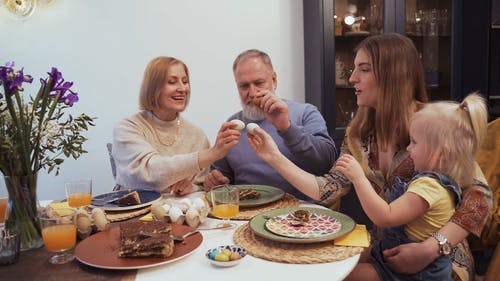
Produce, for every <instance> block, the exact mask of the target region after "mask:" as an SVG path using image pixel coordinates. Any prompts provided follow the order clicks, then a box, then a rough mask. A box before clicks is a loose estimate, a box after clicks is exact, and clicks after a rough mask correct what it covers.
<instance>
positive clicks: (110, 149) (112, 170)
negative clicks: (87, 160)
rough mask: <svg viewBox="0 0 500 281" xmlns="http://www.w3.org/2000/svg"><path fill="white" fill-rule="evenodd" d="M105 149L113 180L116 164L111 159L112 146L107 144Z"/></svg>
mask: <svg viewBox="0 0 500 281" xmlns="http://www.w3.org/2000/svg"><path fill="white" fill-rule="evenodd" d="M106 148H107V149H108V155H109V162H110V163H111V174H112V175H113V179H116V164H115V159H114V158H113V154H112V152H113V144H111V143H109V142H108V143H107V144H106Z"/></svg>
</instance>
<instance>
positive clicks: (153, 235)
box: [139, 229, 199, 242]
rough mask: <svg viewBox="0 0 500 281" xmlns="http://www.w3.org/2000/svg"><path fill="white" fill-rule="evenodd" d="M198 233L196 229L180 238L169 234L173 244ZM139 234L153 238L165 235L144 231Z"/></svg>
mask: <svg viewBox="0 0 500 281" xmlns="http://www.w3.org/2000/svg"><path fill="white" fill-rule="evenodd" d="M198 232H199V230H198V229H196V230H193V231H189V232H186V233H185V234H184V235H182V236H181V235H177V234H172V233H170V238H172V240H174V241H175V242H183V241H184V239H186V238H187V237H189V236H191V235H193V234H196V233H198ZM139 234H140V235H143V236H148V237H155V236H159V235H165V233H153V232H146V231H141V232H139Z"/></svg>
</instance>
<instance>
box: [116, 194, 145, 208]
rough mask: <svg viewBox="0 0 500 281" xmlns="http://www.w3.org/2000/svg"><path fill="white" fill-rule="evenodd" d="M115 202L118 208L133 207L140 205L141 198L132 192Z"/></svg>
mask: <svg viewBox="0 0 500 281" xmlns="http://www.w3.org/2000/svg"><path fill="white" fill-rule="evenodd" d="M115 202H116V204H118V205H119V206H134V205H139V204H141V197H140V196H139V193H137V191H132V192H130V193H127V194H125V195H123V196H122V197H120V198H118V199H116V201H115Z"/></svg>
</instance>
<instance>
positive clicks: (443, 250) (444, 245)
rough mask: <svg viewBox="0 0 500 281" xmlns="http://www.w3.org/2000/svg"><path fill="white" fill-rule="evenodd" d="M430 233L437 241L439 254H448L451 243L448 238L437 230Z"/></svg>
mask: <svg viewBox="0 0 500 281" xmlns="http://www.w3.org/2000/svg"><path fill="white" fill-rule="evenodd" d="M431 235H432V237H434V238H435V239H436V240H437V241H438V245H439V254H440V255H442V256H447V255H449V254H450V253H451V244H450V242H448V239H447V238H446V237H444V235H443V234H441V233H439V232H433V233H432V234H431Z"/></svg>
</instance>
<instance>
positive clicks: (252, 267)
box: [135, 205, 360, 281]
mask: <svg viewBox="0 0 500 281" xmlns="http://www.w3.org/2000/svg"><path fill="white" fill-rule="evenodd" d="M308 207H310V206H309V205H308ZM236 223H237V224H238V225H242V224H244V223H248V222H246V221H237V222H236ZM216 224H217V220H215V219H210V218H209V219H207V221H206V222H205V223H204V227H205V226H206V225H216ZM234 230H235V229H234V228H233V229H230V230H227V229H226V230H224V229H222V230H221V229H219V230H202V231H201V232H202V235H203V242H202V243H201V245H200V246H199V247H198V248H197V249H196V250H194V251H193V252H192V253H190V254H189V255H188V256H186V257H184V258H183V259H180V260H177V261H175V262H173V263H168V264H164V265H161V266H157V267H152V268H146V269H139V270H138V272H137V275H136V278H135V280H136V281H152V280H158V281H160V280H161V281H164V280H199V281H202V280H214V281H226V280H227V281H256V280H259V281H268V280H269V281H278V280H286V281H295V280H297V281H299V280H300V281H304V280H312V279H316V278H317V277H321V278H325V280H328V281H335V280H343V279H344V278H345V277H346V276H347V275H348V274H349V273H350V272H351V271H352V269H353V268H354V266H355V265H356V264H357V263H358V260H359V257H360V255H355V256H352V257H350V258H348V259H345V260H343V261H338V262H329V263H315V264H288V263H279V262H272V261H268V260H264V259H261V258H255V257H253V256H251V255H246V256H245V257H244V258H243V259H242V260H241V261H240V263H238V264H237V265H235V266H233V267H217V266H214V265H212V264H211V263H210V262H209V260H208V259H207V258H206V257H205V253H206V252H207V251H208V250H209V249H211V248H215V247H217V246H221V245H232V244H234V241H233V233H234Z"/></svg>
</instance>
